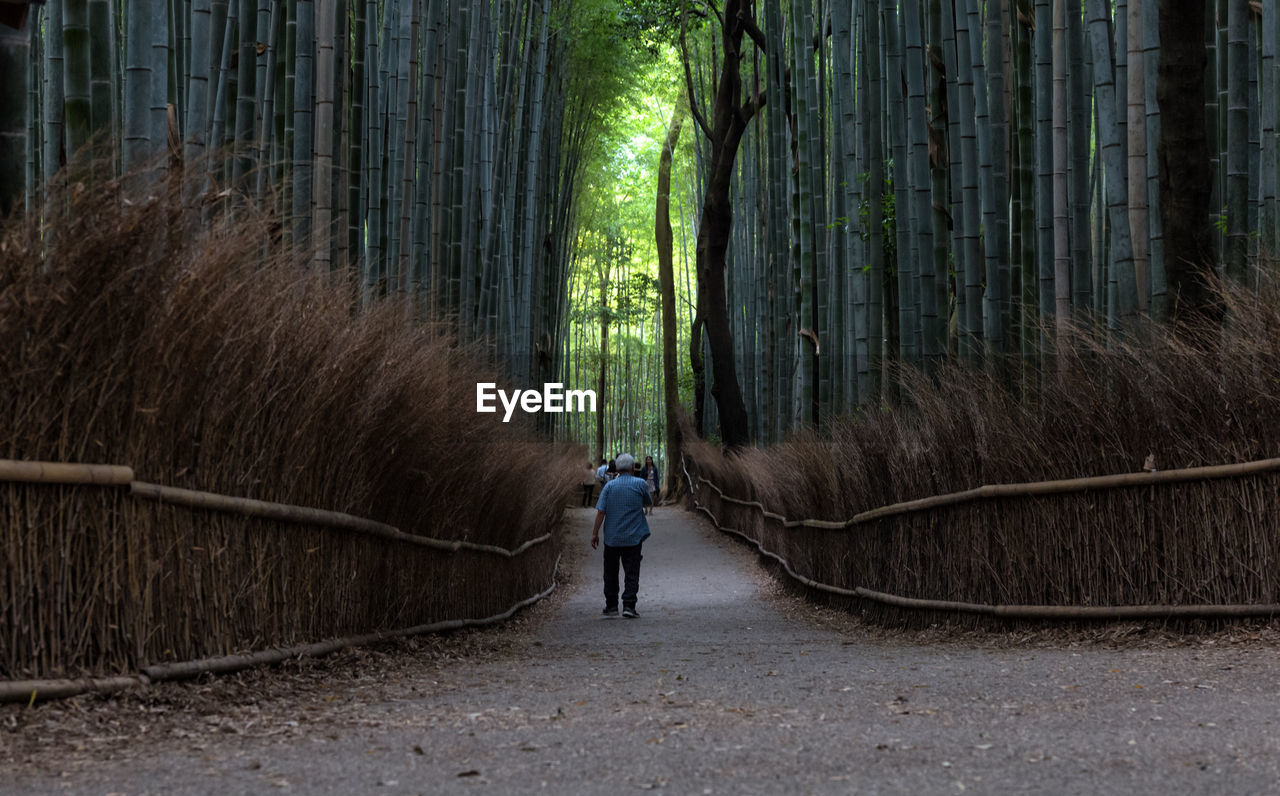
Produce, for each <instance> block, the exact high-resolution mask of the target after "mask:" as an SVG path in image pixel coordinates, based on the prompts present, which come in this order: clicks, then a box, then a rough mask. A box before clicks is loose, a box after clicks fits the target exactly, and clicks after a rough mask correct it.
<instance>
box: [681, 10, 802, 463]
mask: <svg viewBox="0 0 1280 796" xmlns="http://www.w3.org/2000/svg"><path fill="white" fill-rule="evenodd" d="M750 11H751V8H750V4H748V3H747V2H745V0H729V2H727V3H725V7H724V14H723V17H722V19H723V23H722V24H723V27H722V30H721V34H722V35H721V50H720V52H721V59H722V60H721V64H720V68H719V73H720V79H719V81H718V82H717V84H716V86H715V96H714V98H713V105H712V107H711V119H710V120H707V119H706V118H704V117H703V116H702V114H701V113H700V112H698V110H697V107H696V105H694V106H693V112H694V118H696V119H697V120H698V124H699V126H700V127H701V128H702V131H703V132H704V133H705V134H706V135H707V137H708V139H710V142H711V163H710V168H709V174H708V177H707V185H706V192H705V194H704V195H703V199H702V215H701V222H700V223H699V225H698V242H697V250H696V251H697V267H698V281H699V292H700V293H701V292H702V291H703V290H705V302H704V303H702V305H701V312H702V313H703V318H704V322H705V329H706V334H707V343H708V345H709V347H710V350H711V374H712V381H711V394H712V396H713V397H714V398H715V400H716V408H717V409H718V413H719V416H720V439H721V442H723V443H724V445H725V446H726V447H728V448H736V447H740V446H743V445H745V444H747V442H748V439H749V437H750V431H749V427H748V424H747V407H746V404H745V402H744V401H743V399H742V388H741V387H740V386H739V384H738V375H737V371H736V369H735V367H734V358H733V331H732V328H731V327H730V324H729V313H728V307H727V306H726V303H725V302H726V299H727V295H726V291H725V253H726V251H727V250H728V247H729V234H730V231H731V230H732V227H733V205H732V204H731V203H730V201H729V189H730V186H731V185H732V183H733V164H734V160H735V159H736V158H737V154H738V144H739V143H740V142H741V141H742V134H743V132H745V131H746V128H747V124H748V123H750V121H751V118H752V117H753V116H754V115H755V112H756V109H757V108H758V107H759V105H760V104H762V103H763V101H764V97H763V96H758V97H753V98H751V99H749V100H747V101H746V102H745V103H743V102H742V100H741V96H742V77H741V75H740V74H739V70H738V69H739V61H740V60H741V58H742V39H743V36H744V35H746V33H747V27H748V26H754V25H755V22H754V20H752V19H751V18H750ZM755 32H756V33H757V34H759V31H758V30H756V31H755ZM777 55H778V56H779V57H781V55H782V54H781V53H778V54H777ZM685 66H686V77H688V80H689V84H690V98H691V100H692V98H693V97H694V94H693V92H692V83H693V80H692V77H691V76H690V73H689V71H688V63H687V58H686V64H685ZM696 323H697V322H696V321H695V325H696ZM696 332H697V330H696V329H695V334H694V337H695V338H696V337H697V336H698V335H697V334H696ZM695 375H696V374H695Z"/></svg>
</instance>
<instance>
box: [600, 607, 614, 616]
mask: <svg viewBox="0 0 1280 796" xmlns="http://www.w3.org/2000/svg"><path fill="white" fill-rule="evenodd" d="M600 613H602V614H604V615H605V616H617V615H618V606H616V605H606V606H605V607H604V610H603V611H601V612H600Z"/></svg>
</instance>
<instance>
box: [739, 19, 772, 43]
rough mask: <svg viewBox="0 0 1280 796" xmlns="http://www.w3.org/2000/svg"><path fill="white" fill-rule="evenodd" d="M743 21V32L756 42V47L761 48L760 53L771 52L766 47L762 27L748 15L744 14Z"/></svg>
mask: <svg viewBox="0 0 1280 796" xmlns="http://www.w3.org/2000/svg"><path fill="white" fill-rule="evenodd" d="M741 19H742V30H743V32H745V33H746V34H747V35H748V36H750V37H751V41H753V42H755V44H756V47H759V48H760V52H762V53H767V52H769V50H768V48H766V47H765V46H764V41H765V39H764V31H762V30H760V26H759V25H757V24H756V21H755V20H754V19H752V18H751V17H750V16H749V15H747V14H746V13H743V15H742V17H741Z"/></svg>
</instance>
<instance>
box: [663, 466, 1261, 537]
mask: <svg viewBox="0 0 1280 796" xmlns="http://www.w3.org/2000/svg"><path fill="white" fill-rule="evenodd" d="M1276 470H1280V459H1260V460H1258V461H1253V462H1244V463H1242V464H1218V465H1212V466H1208V467H1187V468H1184V469H1181V470H1158V471H1156V472H1151V473H1145V472H1144V473H1121V474H1118V475H1098V476H1090V477H1088V478H1066V479H1061V480H1057V481H1031V482H1028V483H1024V484H987V485H984V486H979V487H974V488H973V489H966V490H963V491H961V492H949V493H947V494H943V495H933V496H932V497H925V498H919V499H916V500H907V501H903V502H901V503H891V504H889V505H887V506H880V507H879V508H874V509H870V510H868V511H863V512H859V513H858V514H855V515H853V517H851V518H849V519H847V520H811V519H805V520H789V519H787V518H786V517H784V516H782V515H781V514H778V513H776V512H772V511H769V510H768V509H767V508H765V506H764V504H763V503H760V502H759V501H755V500H742V499H740V498H735V497H732V496H730V495H726V494H725V493H724V490H723V489H721V488H720V487H719V486H717V485H716V484H714V483H713V482H711V481H710V480H708V479H706V478H704V477H702V476H698V480H699V481H701V482H702V483H704V484H706V485H707V486H709V487H711V488H712V489H714V490H715V491H716V492H717V493H718V494H719V495H720V499H721V500H726V501H728V502H730V503H736V504H738V505H740V506H752V507H755V508H756V509H759V511H760V513H761V514H762V515H763V516H765V517H768V518H769V519H772V520H777V521H778V522H780V523H782V526H783V527H784V528H799V527H805V528H818V529H822V530H836V531H839V530H844V529H846V528H849V527H852V526H854V525H861V524H863V523H867V522H871V521H873V520H879V519H883V518H884V517H892V516H894V515H898V514H911V513H914V512H919V511H928V510H930V509H936V508H941V507H943V506H954V505H957V504H960V503H968V502H971V501H975V500H983V499H990V498H1011V497H1039V496H1043V495H1062V494H1070V493H1075V492H1087V491H1089V490H1093V489H1119V488H1123V487H1135V486H1150V485H1154V484H1171V483H1181V482H1186V481H1208V480H1213V479H1218V478H1242V477H1244V476H1250V475H1257V474H1259V473H1267V472H1273V471H1276ZM686 475H688V473H687V471H686Z"/></svg>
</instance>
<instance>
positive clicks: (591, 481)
mask: <svg viewBox="0 0 1280 796" xmlns="http://www.w3.org/2000/svg"><path fill="white" fill-rule="evenodd" d="M595 492H596V468H594V467H592V466H591V462H587V472H586V474H585V475H584V476H583V478H582V507H583V508H584V509H585V508H588V507H589V506H590V505H591V498H592V497H594V496H595Z"/></svg>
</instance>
